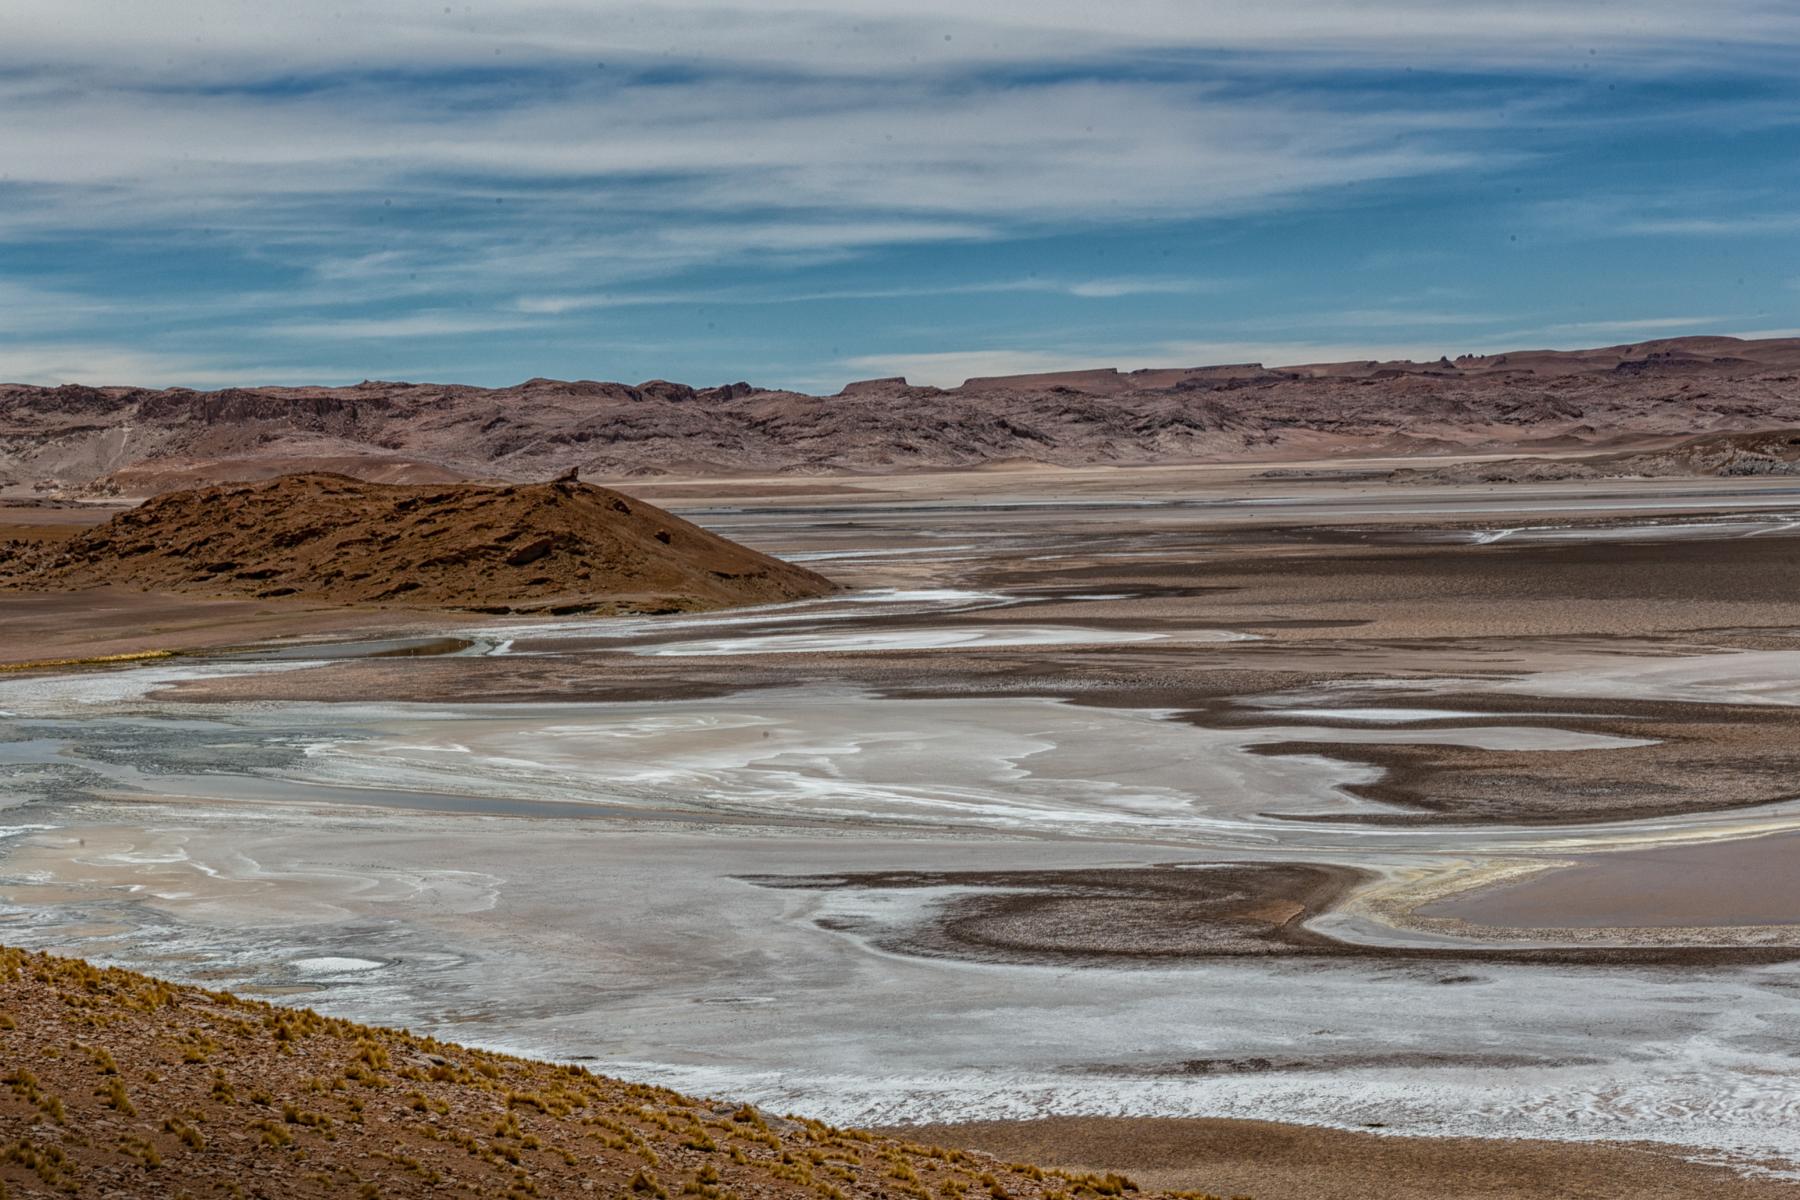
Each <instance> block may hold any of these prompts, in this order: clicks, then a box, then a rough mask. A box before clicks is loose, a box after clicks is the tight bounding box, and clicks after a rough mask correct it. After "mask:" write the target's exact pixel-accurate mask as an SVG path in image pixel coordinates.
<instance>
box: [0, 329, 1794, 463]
mask: <svg viewBox="0 0 1800 1200" xmlns="http://www.w3.org/2000/svg"><path fill="white" fill-rule="evenodd" d="M1795 426H1800V338H1782V339H1767V340H1759V341H1746V340H1742V339H1738V338H1726V337H1687V338H1668V339H1663V340H1659V341H1652V342H1638V343H1634V344H1631V345H1623V346H1609V347H1605V348H1602V349H1594V350H1575V351H1555V350H1529V351H1519V352H1514V353H1507V354H1494V355H1483V356H1464V357H1461V358H1457V359H1454V360H1452V359H1448V358H1444V359H1439V360H1437V361H1436V362H1427V363H1416V362H1406V361H1401V362H1376V361H1367V362H1347V363H1314V364H1304V365H1299V366H1287V367H1275V368H1271V367H1265V366H1263V365H1261V364H1259V363H1246V364H1232V365H1226V366H1206V367H1186V368H1168V369H1157V370H1144V371H1131V372H1120V371H1112V370H1094V371H1069V372H1060V373H1056V374H1044V375H1015V376H1007V377H1002V378H987V379H971V380H968V381H967V382H966V383H964V384H963V385H962V386H961V387H957V388H948V389H943V388H934V387H915V386H912V385H910V384H908V383H907V382H906V381H905V380H904V379H898V378H895V379H876V380H866V381H863V382H860V383H854V384H851V385H849V386H848V387H846V388H844V389H843V391H841V392H839V393H838V394H836V395H833V396H810V395H805V394H802V393H798V392H790V391H779V390H770V389H765V388H759V387H754V386H752V385H750V384H747V383H735V384H730V385H727V386H725V387H716V388H704V389H696V388H691V387H687V386H684V385H682V384H677V383H669V382H666V381H663V380H652V381H650V382H648V383H643V384H638V385H636V386H628V385H626V384H622V383H596V382H592V381H587V380H578V381H572V382H569V381H560V380H553V379H531V380H527V381H526V382H524V383H521V384H519V385H517V386H515V387H507V388H492V389H490V388H477V387H466V386H459V385H454V384H434V383H389V382H374V381H371V382H365V383H360V384H357V385H356V386H354V387H339V388H326V387H266V388H265V387H258V388H228V389H225V390H222V391H212V392H198V391H190V390H187V389H183V388H169V389H162V390H152V389H147V388H134V387H86V386H76V385H67V386H63V387H54V388H51V387H33V386H26V385H21V384H9V385H0V493H4V494H5V495H8V496H11V497H15V498H16V497H20V496H32V495H40V496H41V495H89V496H92V495H109V494H118V495H125V496H141V495H150V494H155V493H158V492H162V491H166V490H169V489H171V488H176V487H188V486H193V485H195V484H203V483H212V482H217V481H222V480H242V479H260V478H267V477H270V476H273V475H278V474H283V473H287V472H292V471H321V470H323V471H338V472H344V473H348V474H352V475H356V476H358V477H361V478H365V479H369V480H372V481H377V482H390V483H399V482H413V483H418V482H440V481H449V480H456V479H508V480H519V479H543V478H548V477H549V476H552V475H555V474H557V473H558V472H561V471H563V470H565V469H567V468H569V467H579V468H580V469H581V470H582V473H583V474H584V475H586V476H588V477H602V478H613V479H622V478H630V477H638V476H647V475H667V474H678V475H688V474H696V475H700V474H706V475H716V474H772V473H777V472H790V473H791V472H802V473H807V472H810V473H825V472H889V471H905V470H921V469H931V468H956V467H980V466H986V465H991V464H1004V463H1013V462H1039V463H1050V464H1058V465H1064V466H1078V465H1092V464H1117V465H1134V464H1147V463H1168V462H1184V461H1221V460H1226V461H1232V460H1265V461H1280V460H1294V459H1306V458H1323V457H1337V456H1364V455H1414V454H1433V453H1455V452H1472V453H1473V452H1479V453H1490V452H1492V453H1530V452H1533V451H1543V450H1576V449H1582V448H1592V449H1595V450H1627V449H1640V448H1655V447H1660V446H1664V445H1668V444H1672V443H1673V442H1674V441H1676V440H1679V439H1683V438H1687V437H1691V436H1694V435H1697V434H1703V433H1725V432H1738V431H1750V430H1758V429H1769V428H1777V427H1780V428H1788V427H1795Z"/></svg>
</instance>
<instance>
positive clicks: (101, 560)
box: [0, 474, 834, 612]
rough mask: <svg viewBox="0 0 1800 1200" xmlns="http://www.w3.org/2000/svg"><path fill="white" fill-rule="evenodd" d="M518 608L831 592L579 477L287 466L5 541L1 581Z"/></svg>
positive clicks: (803, 574)
mask: <svg viewBox="0 0 1800 1200" xmlns="http://www.w3.org/2000/svg"><path fill="white" fill-rule="evenodd" d="M101 584H112V585H120V586H126V587H135V588H141V589H144V590H148V591H157V592H190V593H196V594H201V595H208V596H254V597H259V598H273V597H280V596H291V597H295V598H297V599H303V600H315V601H325V602H330V603H339V604H383V603H396V604H406V605H426V606H432V607H448V608H469V609H477V610H481V611H513V612H538V611H548V612H626V611H630V612H666V611H672V610H697V609H708V608H722V607H727V606H730V605H738V604H761V603H771V602H778V601H785V600H795V599H801V598H804V597H809V596H819V595H824V594H826V593H828V592H830V591H832V590H834V585H833V584H832V583H831V582H830V581H828V580H826V579H825V578H823V577H822V576H819V575H816V574H814V573H813V572H811V571H808V570H806V569H805V568H803V567H797V566H794V565H792V564H790V563H784V562H781V561H779V560H777V559H774V558H770V557H769V556H768V555H766V554H760V553H758V552H757V551H754V550H751V549H748V548H747V547H744V546H740V545H738V544H737V543H735V542H731V541H727V540H726V539H724V538H722V537H719V536H718V535H717V534H713V533H709V532H707V531H706V530H704V529H701V528H700V527H699V526H697V525H693V524H690V523H689V522H687V521H684V520H682V519H681V518H679V517H676V516H673V515H671V514H670V513H667V512H664V511H663V510H662V509H660V508H657V507H655V506H654V505H650V504H645V503H643V502H642V501H639V500H633V499H628V498H627V497H625V496H622V495H620V494H619V493H618V492H614V491H611V490H609V489H607V488H601V487H594V486H592V485H589V484H583V483H578V482H575V481H573V480H559V481H557V482H554V483H541V484H519V485H512V486H505V487H484V486H479V485H474V484H376V483H364V482H361V481H359V480H355V479H351V478H349V477H348V476H344V475H327V474H314V475H288V476H282V477H278V478H275V479H272V480H268V481H265V482H262V483H255V484H235V485H224V486H219V487H209V488H197V489H192V490H188V491H181V492H170V493H168V494H166V495H162V496H158V497H156V498H155V499H152V500H149V501H146V502H145V503H144V504H142V505H140V506H138V507H137V508H134V509H131V510H129V511H127V512H123V513H120V514H119V515H117V516H115V517H114V518H113V519H112V520H111V521H109V522H107V523H106V524H105V525H102V526H99V527H97V528H95V529H92V530H89V531H87V532H84V533H80V534H77V535H76V536H74V537H71V538H68V539H66V540H63V541H60V542H56V543H50V544H44V543H23V542H18V543H11V544H9V545H0V585H5V586H11V587H15V588H22V589H29V590H64V589H74V588H83V587H93V586H98V585H101Z"/></svg>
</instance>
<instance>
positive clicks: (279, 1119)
mask: <svg viewBox="0 0 1800 1200" xmlns="http://www.w3.org/2000/svg"><path fill="white" fill-rule="evenodd" d="M0 1072H3V1074H0V1084H3V1085H4V1087H3V1088H0V1196H51V1195H75V1196H113V1197H143V1198H145V1200H150V1198H155V1200H172V1198H174V1197H178V1196H187V1197H191V1198H192V1200H212V1198H213V1197H235V1198H238V1200H242V1198H245V1197H254V1198H255V1200H306V1198H310V1197H319V1198H325V1197H331V1198H333V1200H342V1198H345V1197H356V1198H359V1200H377V1198H381V1200H392V1198H400V1197H421V1196H435V1197H445V1196H451V1197H475V1198H479V1200H499V1198H502V1197H506V1198H517V1200H524V1198H527V1197H543V1198H545V1200H549V1198H552V1197H576V1196H597V1197H613V1196H626V1197H633V1198H634V1200H666V1198H667V1197H672V1196H695V1197H698V1198H699V1200H727V1198H730V1200H749V1198H750V1197H758V1198H768V1200H788V1198H790V1197H792V1198H804V1200H845V1198H847V1197H853V1196H854V1197H864V1196H867V1197H890V1198H900V1197H906V1198H908V1200H949V1198H952V1197H968V1198H969V1200H974V1198H976V1197H984V1198H985V1197H989V1196H992V1197H995V1198H996V1200H998V1198H999V1197H1016V1198H1017V1200H1075V1198H1077V1197H1081V1198H1097V1197H1101V1196H1118V1195H1121V1194H1122V1193H1123V1192H1124V1191H1125V1190H1127V1189H1131V1190H1135V1189H1134V1188H1132V1185H1131V1184H1130V1182H1129V1181H1128V1180H1125V1179H1122V1178H1120V1177H1118V1176H1084V1175H1076V1174H1065V1173H1062V1172H1045V1171H1041V1170H1039V1169H1037V1168H1036V1167H1026V1166H1017V1165H1009V1164H1005V1163H1002V1162H999V1161H997V1160H995V1159H991V1158H989V1157H987V1156H985V1155H981V1154H974V1153H970V1152H968V1151H962V1150H940V1149H936V1148H933V1147H928V1146H921V1145H916V1144H913V1143H911V1142H906V1141H901V1140H898V1139H894V1138H887V1137H877V1136H874V1135H870V1134H866V1133H861V1132H858V1131H854V1130H844V1129H836V1128H833V1127H831V1126H829V1125H824V1124H821V1123H819V1122H816V1121H803V1120H795V1119H787V1118H781V1117H775V1116H771V1115H767V1114H764V1113H761V1112H759V1111H758V1110H756V1109H754V1108H751V1107H749V1106H747V1105H741V1104H734V1103H729V1102H719V1101H710V1100H697V1099H692V1098H689V1097H686V1096H682V1095H679V1094H677V1093H675V1092H670V1091H666V1090H664V1089H662V1088H656V1087H647V1086H644V1085H641V1084H633V1083H625V1082H621V1081H619V1080H616V1079H607V1078H604V1077H602V1076H598V1075H594V1074H592V1073H591V1072H588V1071H586V1070H583V1069H582V1068H580V1067H576V1066H557V1065H554V1064H551V1063H542V1062H533V1061H529V1060H526V1059H518V1058H512V1057H509V1056H506V1055H500V1054H491V1053H487V1052H485V1051H481V1050H472V1049H468V1048H466V1047H462V1046H454V1045H448V1044H445V1043H442V1042H438V1041H435V1040H433V1039H430V1038H424V1037H416V1036H414V1035H412V1034H409V1033H406V1032H404V1031H396V1030H392V1029H380V1028H372V1027H369V1026H363V1025H355V1024H352V1023H350V1022H348V1021H341V1020H334V1019H331V1018H327V1017H321V1016H319V1015H318V1014H317V1013H314V1012H312V1011H311V1010H308V1009H295V1008H277V1007H275V1006H273V1005H269V1004H262V1003H255V1002H251V1001H247V1000H243V999H239V998H237V997H234V996H230V995H228V994H225V993H222V992H212V991H206V990H203V989H200V988H191V987H180V986H176V985H172V984H169V983H165V982H162V981H161V980H157V979H152V978H149V977H148V976H144V975H138V974H134V973H132V972H129V971H120V970H110V969H109V970H102V969H99V968H96V967H93V966H91V965H89V964H88V963H85V962H82V961H80V960H78V959H67V958H57V957H53V956H50V955H45V954H30V953H25V952H23V951H19V950H15V949H10V948H5V947H0Z"/></svg>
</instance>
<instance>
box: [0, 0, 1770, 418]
mask: <svg viewBox="0 0 1800 1200" xmlns="http://www.w3.org/2000/svg"><path fill="white" fill-rule="evenodd" d="M0 47H3V49H0V379H6V380H16V381H24V382H64V381H78V382H85V383H141V384H155V385H167V384H182V385H187V386H193V387H217V386H224V385H228V384H256V383H315V382H316V383H347V382H355V381H357V380H360V379H363V378H382V379H430V380H444V381H458V382H469V383H479V384H490V385H499V384H507V383H513V382H517V381H519V380H522V379H525V378H528V377H530V376H534V375H548V376H553V377H558V378H597V379H623V380H626V381H631V382H636V381H640V380H643V379H648V378H653V377H662V378H671V379H678V380H682V381H685V382H691V383H695V384H714V383H721V382H728V381H731V380H736V379H747V380H750V381H752V382H756V383H760V384H764V385H769V386H791V387H798V388H803V389H808V390H826V391H830V390H835V389H836V388H837V387H839V386H840V385H841V384H843V383H844V382H846V381H848V380H851V379H856V378H863V377H867V376H872V375H889V374H906V375H907V376H909V377H910V378H912V379H913V380H914V381H915V382H929V383H937V384H945V385H948V384H954V383H956V382H959V381H960V380H961V379H962V378H964V377H965V376H969V375H980V374H995V373H1006V372H1014V371H1029V370H1042V369H1059V368H1063V367H1070V366H1120V367H1136V366H1147V365H1164V366H1173V365H1198V364H1202V363H1211V362H1235V361H1248V360H1257V361H1263V362H1266V363H1269V364H1271V365H1273V364H1277V363H1295V362H1306V361H1317V360H1320V359H1341V358H1363V357H1388V356H1411V357H1436V356H1437V355H1438V354H1440V353H1448V354H1452V355H1454V354H1457V353H1459V352H1464V351H1474V352H1479V351H1486V350H1498V349H1508V348H1519V347H1525V346H1583V345H1604V344H1610V343H1615V342H1621V341H1635V340H1642V339H1645V338H1651V337H1661V336H1671V335H1674V334H1681V333H1699V332H1706V333H1736V334H1751V335H1754V334H1769V333H1782V332H1790V331H1794V330H1796V329H1797V328H1800V202H1796V199H1795V197H1796V196H1800V70H1797V68H1800V6H1797V5H1795V4H1793V3H1791V2H1783V3H1752V2H1746V0H1714V2H1713V3H1710V4H1707V5H1699V4H1695V3H1691V2H1682V3H1672V2H1667V0H1634V2H1631V3H1577V2H1567V3H1517V4H1508V3H1485V4H1480V5H1473V4H1462V3H1449V2H1448V0H1446V2H1443V3H1435V4H1433V3H1418V2H1400V0H1366V2H1363V3H1356V4H1340V3H1325V2H1323V0H1285V2H1284V3H1280V4H1273V3H1268V2H1267V0H1259V2H1257V3H1250V2H1247V0H1244V2H1238V0H1232V2H1206V0H1182V2H1175V0H1169V2H1156V3H1149V2H1141V3H1130V2H1125V3H1115V4H1112V5H1096V4H1092V3H1089V2H1083V3H1072V2H1067V0H1038V2H1036V3H1012V2H995V3H980V2H978V0H960V2H956V3H951V2H949V0H920V2H918V3H909V4H904V5H902V4H891V3H872V2H852V0H763V2H752V0H738V2H709V0H697V2H694V3H680V4H676V3H662V2H660V0H645V2H639V3H633V4H619V5H609V4H599V3H580V2H577V0H556V2H551V0H509V2H501V3H488V4H473V5H469V4H460V3H456V4H450V5H445V4H443V3H441V2H439V3H417V2H412V0H405V2H402V0H364V2H362V3H357V4H351V3H331V4H319V3H314V2H312V0H290V2H289V3H286V4H283V5H279V6H278V5H274V4H250V3H245V2H243V0H158V3H156V4H143V3H141V2H139V0H130V2H125V0H118V2H112V0H7V3H6V4H5V5H4V7H3V8H0Z"/></svg>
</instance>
